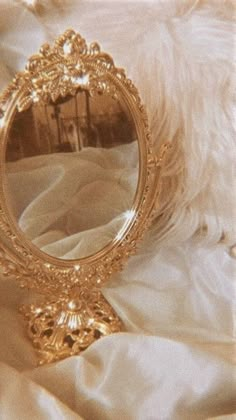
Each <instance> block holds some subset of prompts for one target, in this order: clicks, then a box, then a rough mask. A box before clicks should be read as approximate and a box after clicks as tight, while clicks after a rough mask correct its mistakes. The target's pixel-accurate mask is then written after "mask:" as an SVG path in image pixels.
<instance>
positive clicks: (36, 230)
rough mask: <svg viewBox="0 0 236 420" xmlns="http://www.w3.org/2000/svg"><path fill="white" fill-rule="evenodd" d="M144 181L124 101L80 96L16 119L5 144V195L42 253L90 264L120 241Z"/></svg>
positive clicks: (34, 108) (33, 109) (85, 91)
mask: <svg viewBox="0 0 236 420" xmlns="http://www.w3.org/2000/svg"><path fill="white" fill-rule="evenodd" d="M138 176H139V151H138V140H137V131H136V128H135V122H134V119H133V117H132V115H131V113H130V111H129V109H128V107H127V105H126V104H125V102H124V100H123V99H122V95H119V94H118V93H117V95H116V97H115V98H114V97H112V96H110V95H109V94H106V93H103V94H95V95H93V96H91V95H90V93H89V90H88V89H83V88H79V89H78V90H77V92H76V93H75V95H74V96H71V95H67V96H66V97H65V98H59V99H58V100H56V101H55V102H52V101H51V102H49V103H43V104H42V103H39V104H38V103H34V104H32V105H31V106H30V107H29V108H28V109H27V110H25V111H21V112H19V111H16V112H15V114H14V116H13V118H12V122H11V125H10V128H9V135H8V139H7V143H6V195H7V199H8V203H9V208H10V210H11V212H12V213H13V215H14V218H15V221H16V223H17V225H18V226H19V228H20V229H21V231H22V232H23V233H24V234H25V235H26V237H27V239H28V240H29V241H31V242H32V244H34V245H35V246H36V247H38V248H39V249H40V250H41V251H43V252H44V253H46V254H48V255H51V256H53V257H57V258H60V259H65V260H75V259H79V258H85V257H88V256H90V255H92V254H95V253H97V252H98V251H100V250H101V249H103V248H104V247H105V246H106V245H107V244H108V243H109V242H112V241H113V240H114V239H115V238H116V237H118V236H119V234H120V232H122V229H123V228H124V226H125V224H126V222H127V214H129V211H130V210H131V209H132V206H133V203H134V198H135V192H136V189H137V185H138Z"/></svg>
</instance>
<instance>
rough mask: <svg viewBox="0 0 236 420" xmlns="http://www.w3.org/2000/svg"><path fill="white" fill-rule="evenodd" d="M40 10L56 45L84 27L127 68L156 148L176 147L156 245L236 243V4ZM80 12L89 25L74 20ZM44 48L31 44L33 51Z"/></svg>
mask: <svg viewBox="0 0 236 420" xmlns="http://www.w3.org/2000/svg"><path fill="white" fill-rule="evenodd" d="M20 3H22V2H19V1H16V2H15V4H16V5H17V4H20ZM25 3H27V2H25ZM37 4H38V6H39V5H40V8H39V9H38V12H40V13H38V14H36V15H35V16H33V14H32V15H31V19H32V24H33V19H38V20H40V21H41V22H42V23H43V25H44V27H46V28H47V34H43V37H44V36H45V37H46V38H48V37H49V36H50V37H51V38H54V37H55V36H56V35H57V34H59V33H61V32H62V31H63V30H64V29H66V28H68V27H70V26H71V27H74V28H75V29H78V31H79V32H81V33H82V34H83V35H84V36H85V37H86V38H87V39H88V41H92V40H94V39H97V40H99V42H100V43H101V44H102V46H103V49H105V50H107V51H110V52H111V53H112V54H113V56H114V57H115V60H116V62H117V64H118V65H122V66H124V67H126V68H127V73H128V74H129V75H130V76H131V77H132V78H133V79H134V81H135V83H136V85H137V86H138V88H139V90H140V92H141V95H142V98H143V101H144V103H145V104H146V107H147V110H148V114H149V119H150V124H151V130H152V135H153V139H154V142H155V144H156V147H157V148H158V146H159V145H160V144H161V143H163V142H165V141H166V140H169V141H171V142H172V143H173V146H174V147H173V149H172V152H171V155H170V156H169V160H168V162H167V164H166V166H165V168H164V171H163V177H162V190H161V194H160V208H159V213H158V217H157V219H156V223H155V226H154V230H153V233H154V239H155V243H156V246H157V247H159V246H160V244H161V246H163V245H170V244H173V243H175V244H176V243H180V242H182V241H184V240H186V239H188V238H189V237H191V236H192V235H194V234H197V238H198V240H201V241H205V242H206V243H209V244H214V243H217V242H218V241H220V240H224V241H225V243H226V244H228V245H231V244H232V243H233V242H234V236H233V225H234V216H235V212H234V187H235V185H234V184H233V162H234V159H235V149H234V131H233V115H232V110H233V76H232V75H233V55H234V39H233V29H234V28H233V18H234V8H233V2H231V1H230V0H226V1H224V0H215V1H214V0H210V1H207V0H186V1H185V0H163V1H160V0H155V1H143V2H134V1H129V2H127V1H125V2H124V1H119V2H113V1H109V2H108V1H106V2H104V1H80V2H77V1H75V0H67V1H63V2H61V1H56V0H54V1H52V0H51V1H38V2H37V1H35V2H34V4H33V8H31V12H32V11H33V12H34V7H36V6H37ZM55 4H57V5H58V10H60V13H58V17H57V16H55ZM76 6H77V7H78V8H79V11H80V19H79V21H78V16H77V14H75V13H73V11H74V10H75V7H76ZM6 9H7V6H6ZM21 10H22V7H21ZM63 10H64V11H66V14H65V16H64V17H63V13H62V12H63ZM6 13H7V11H6ZM55 22H57V23H55ZM21 23H22V22H21ZM107 34H109V36H107ZM11 35H12V36H13V34H12V32H11ZM15 39H17V37H15ZM3 41H4V40H3ZM38 41H39V39H37V40H36V39H33V40H31V44H32V52H33V51H35V48H38ZM36 44H37V45H36ZM33 46H34V49H33ZM6 47H7V48H8V56H9V57H11V59H12V58H13V59H14V60H15V62H17V58H16V57H17V53H16V49H17V47H15V53H14V50H13V52H12V56H11V54H10V55H9V41H8V42H6ZM2 48H3V49H4V42H3V43H2ZM14 54H15V55H14ZM10 64H12V62H11V63H9V65H10ZM17 65H18V62H17ZM17 65H16V67H17ZM14 70H15V69H14Z"/></svg>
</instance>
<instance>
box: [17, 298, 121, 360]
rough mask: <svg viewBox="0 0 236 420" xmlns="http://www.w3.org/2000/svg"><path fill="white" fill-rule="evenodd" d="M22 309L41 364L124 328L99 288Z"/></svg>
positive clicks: (78, 349)
mask: <svg viewBox="0 0 236 420" xmlns="http://www.w3.org/2000/svg"><path fill="white" fill-rule="evenodd" d="M20 311H21V313H22V314H23V315H24V318H25V319H26V320H27V324H28V328H27V329H28V335H29V337H30V339H31V340H32V342H33V345H34V347H35V348H36V351H37V353H38V356H39V365H43V364H45V363H52V362H55V361H58V360H61V359H65V358H66V357H69V356H75V355H78V354H80V353H81V352H82V351H84V350H85V349H86V348H87V347H89V346H90V345H91V344H92V343H93V342H94V341H96V340H98V339H99V338H102V337H104V336H107V335H110V334H113V333H116V332H120V331H121V330H122V329H123V328H122V322H121V320H120V319H119V318H118V316H117V315H116V313H115V312H114V310H113V309H112V307H111V306H110V304H109V303H108V302H107V300H106V299H105V298H104V297H103V295H102V293H101V292H100V291H99V290H93V291H92V292H89V291H87V290H85V291H82V292H80V295H79V297H78V296H77V297H76V296H74V297H73V298H71V297H67V298H65V297H64V298H61V299H60V298H59V299H58V300H55V299H54V300H47V301H44V302H42V303H41V304H32V305H24V306H22V307H21V308H20Z"/></svg>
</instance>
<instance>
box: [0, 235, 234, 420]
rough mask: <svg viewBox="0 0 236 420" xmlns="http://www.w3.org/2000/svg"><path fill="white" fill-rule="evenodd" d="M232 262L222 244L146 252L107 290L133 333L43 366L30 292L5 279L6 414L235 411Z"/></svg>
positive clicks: (0, 307)
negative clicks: (29, 322)
mask: <svg viewBox="0 0 236 420" xmlns="http://www.w3.org/2000/svg"><path fill="white" fill-rule="evenodd" d="M232 262H233V261H232V259H231V257H229V255H228V253H227V251H226V249H225V248H224V247H223V246H217V247H215V248H214V249H207V248H201V247H196V245H194V244H191V243H188V244H187V245H185V246H182V247H178V248H177V249H176V248H175V247H172V248H166V249H163V250H162V251H161V252H159V253H158V254H157V255H155V256H154V255H150V256H149V257H148V256H147V254H145V255H142V253H141V252H140V255H138V256H136V257H134V258H133V259H132V260H130V263H129V265H128V267H127V268H126V270H124V272H123V273H121V274H118V275H117V276H116V278H115V279H114V280H113V282H112V284H111V285H110V286H109V288H106V289H104V294H105V296H106V297H107V299H108V300H109V301H110V303H111V304H112V305H113V307H114V308H115V310H116V311H117V313H118V314H119V316H120V317H121V319H122V320H123V322H124V323H125V327H126V332H123V333H120V334H116V335H113V336H110V337H107V338H103V339H101V340H100V341H98V342H96V343H95V344H93V345H92V346H91V347H90V348H89V349H88V350H86V351H85V352H84V353H83V354H82V355H81V356H78V357H72V358H70V359H67V360H64V361H61V362H59V363H55V364H52V365H48V366H44V367H39V368H36V367H35V363H36V357H35V354H34V351H33V349H32V347H31V344H30V343H29V341H28V339H27V337H26V335H25V330H24V325H23V321H22V319H21V316H20V315H19V314H18V305H19V304H20V303H22V302H25V301H26V300H27V301H28V300H29V298H28V294H27V293H26V292H19V290H18V288H17V287H16V285H15V284H14V282H9V280H7V281H6V280H5V281H4V280H3V279H2V280H3V281H1V282H0V331H1V341H0V360H1V364H0V413H1V416H0V418H1V420H2V419H3V420H12V419H18V418H19V419H24V420H31V419H39V420H41V419H47V420H48V419H50V420H51V419H52V420H58V419H68V420H70V419H74V418H80V417H81V418H83V419H88V420H90V419H96V420H97V419H98V420H100V419H101V420H103V419H111V420H120V419H123V418H124V419H127V420H131V419H132V420H136V419H137V420H139V419H140V420H143V419H145V420H146V419H148V420H151V419H152V420H164V419H168V420H183V419H184V420H185V419H186V420H188V419H191V420H192V419H194V420H195V419H205V418H207V417H213V416H217V415H223V414H229V413H232V412H233V411H234V396H235V388H234V385H233V382H234V373H233V359H234V356H235V354H234V347H233V342H232V334H233V312H232V310H233V299H234V289H233V284H232V277H233V263H232ZM222 267H223V268H224V270H222Z"/></svg>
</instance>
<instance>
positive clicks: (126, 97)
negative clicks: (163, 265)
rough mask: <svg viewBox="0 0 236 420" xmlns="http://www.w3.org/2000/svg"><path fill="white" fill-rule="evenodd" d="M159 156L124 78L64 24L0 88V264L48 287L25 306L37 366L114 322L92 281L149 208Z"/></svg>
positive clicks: (144, 224)
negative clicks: (41, 297) (0, 89)
mask: <svg viewBox="0 0 236 420" xmlns="http://www.w3.org/2000/svg"><path fill="white" fill-rule="evenodd" d="M163 153H164V152H163ZM162 158H163V154H162V151H161V153H160V155H159V157H158V156H155V154H154V151H153V148H152V143H151V139H150V133H149V129H148V122H147V116H146V113H145V110H144V107H143V105H142V103H141V100H140V97H139V93H138V91H137V89H136V88H135V86H134V85H133V83H132V82H131V80H130V79H128V78H127V77H126V75H125V72H124V70H122V69H120V68H117V67H116V66H115V64H114V62H113V59H112V58H111V57H110V56H109V55H108V54H106V53H104V52H102V51H101V50H100V47H99V45H98V44H97V43H93V44H91V45H87V44H86V42H85V40H84V39H83V38H82V37H81V36H80V35H79V34H78V33H76V32H75V31H73V30H68V31H66V32H65V33H64V34H63V35H61V36H60V37H59V38H58V39H57V40H56V41H55V43H54V45H53V46H50V45H49V44H45V45H43V46H42V48H41V50H40V53H39V54H37V55H34V56H33V57H31V58H30V59H29V62H28V64H27V67H26V70H25V71H24V72H21V73H18V74H17V75H16V77H15V78H14V80H13V82H12V83H11V84H10V85H9V86H8V87H7V89H6V90H5V91H4V92H3V93H2V95H1V96H0V263H1V266H3V271H4V273H5V274H6V275H8V276H11V277H15V278H16V279H17V280H19V282H20V285H21V287H27V288H30V289H34V290H36V291H38V292H40V293H41V294H44V295H46V298H45V300H44V301H42V302H40V303H39V304H35V305H29V306H27V307H25V308H24V309H23V313H24V315H25V317H26V319H27V321H28V333H29V336H30V337H31V339H32V341H33V343H34V345H35V347H36V348H37V349H38V351H39V354H40V358H41V359H42V363H43V362H50V361H55V360H58V359H61V358H64V357H67V356H70V355H72V354H79V353H80V351H82V350H84V349H85V348H86V347H88V346H89V345H90V344H91V343H92V342H93V341H94V340H96V339H97V338H100V337H101V336H104V335H108V334H111V333H114V332H117V331H120V330H121V329H122V323H121V322H120V320H119V318H118V316H117V315H116V314H115V312H114V311H113V309H112V308H111V306H110V305H109V303H108V302H107V301H106V299H105V298H104V296H103V295H102V293H101V291H100V288H101V286H103V285H104V284H105V283H106V282H107V280H108V279H109V278H110V276H111V274H112V273H113V272H116V271H119V270H121V269H122V268H123V265H124V263H125V261H126V260H127V258H128V257H129V256H130V255H133V254H134V253H135V251H136V249H137V244H138V242H139V240H141V238H142V237H143V234H144V232H145V230H146V229H147V228H148V226H149V225H150V223H151V221H152V218H153V216H154V215H155V205H156V203H157V200H156V198H157V194H158V190H159V189H158V180H159V174H160V166H161V164H160V162H161V160H162Z"/></svg>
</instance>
